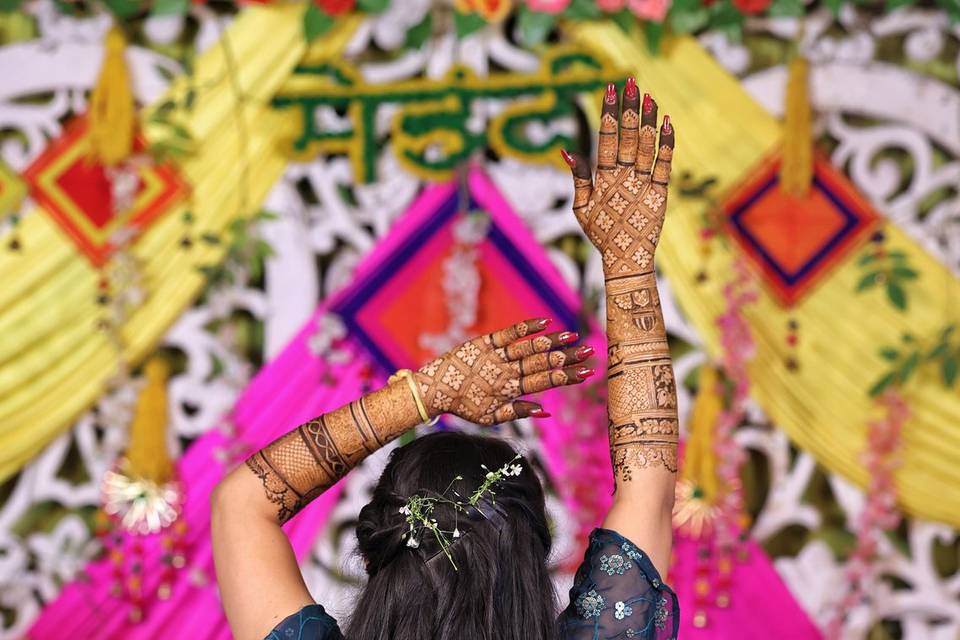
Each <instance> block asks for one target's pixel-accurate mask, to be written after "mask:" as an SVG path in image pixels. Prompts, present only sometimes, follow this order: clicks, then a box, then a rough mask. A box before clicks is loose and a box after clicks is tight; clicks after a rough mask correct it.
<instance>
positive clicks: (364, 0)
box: [357, 0, 390, 13]
mask: <svg viewBox="0 0 960 640" xmlns="http://www.w3.org/2000/svg"><path fill="white" fill-rule="evenodd" d="M389 5H390V0H357V7H358V8H359V9H360V10H361V11H366V12H367V13H383V10H384V9H386V8H387V7H388V6H389Z"/></svg>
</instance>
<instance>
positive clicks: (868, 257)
mask: <svg viewBox="0 0 960 640" xmlns="http://www.w3.org/2000/svg"><path fill="white" fill-rule="evenodd" d="M876 259H877V254H875V253H874V252H872V251H871V252H869V253H865V254H863V255H862V256H860V259H859V260H857V264H858V265H860V266H861V267H862V266H863V265H865V264H870V263H871V262H873V261H874V260H876Z"/></svg>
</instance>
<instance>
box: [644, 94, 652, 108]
mask: <svg viewBox="0 0 960 640" xmlns="http://www.w3.org/2000/svg"><path fill="white" fill-rule="evenodd" d="M651 111H653V98H651V97H650V94H649V93H645V94H643V112H644V113H650V112H651Z"/></svg>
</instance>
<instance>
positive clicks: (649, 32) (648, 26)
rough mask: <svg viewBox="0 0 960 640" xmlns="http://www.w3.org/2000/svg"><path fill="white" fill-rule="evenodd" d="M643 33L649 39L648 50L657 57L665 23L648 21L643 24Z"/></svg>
mask: <svg viewBox="0 0 960 640" xmlns="http://www.w3.org/2000/svg"><path fill="white" fill-rule="evenodd" d="M643 33H644V35H645V36H646V37H647V49H649V50H650V53H652V54H653V55H657V53H659V52H660V42H661V41H662V40H663V23H662V22H650V21H649V20H648V21H646V22H644V23H643Z"/></svg>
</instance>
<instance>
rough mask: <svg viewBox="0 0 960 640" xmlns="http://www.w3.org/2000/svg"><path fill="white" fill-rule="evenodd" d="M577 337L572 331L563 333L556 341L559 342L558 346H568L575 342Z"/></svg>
mask: <svg viewBox="0 0 960 640" xmlns="http://www.w3.org/2000/svg"><path fill="white" fill-rule="evenodd" d="M579 337H580V336H578V335H577V334H576V333H574V332H573V331H564V332H563V333H561V334H560V335H559V336H558V337H557V339H558V340H559V341H560V344H570V343H571V342H575V341H576V339H577V338H579Z"/></svg>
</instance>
